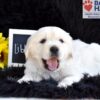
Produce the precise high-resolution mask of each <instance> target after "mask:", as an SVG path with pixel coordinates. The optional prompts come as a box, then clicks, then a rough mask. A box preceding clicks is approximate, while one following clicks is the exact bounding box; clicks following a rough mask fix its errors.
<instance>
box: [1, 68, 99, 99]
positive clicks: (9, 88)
mask: <svg viewBox="0 0 100 100" xmlns="http://www.w3.org/2000/svg"><path fill="white" fill-rule="evenodd" d="M24 69H25V68H24V67H20V68H19V67H18V68H13V67H11V68H7V69H4V70H0V97H37V98H60V99H63V98H74V99H75V98H100V76H99V75H98V76H95V77H87V75H85V76H84V78H83V79H82V80H81V81H80V82H79V83H74V84H73V85H72V86H70V87H68V88H67V89H64V88H58V87H57V82H55V81H54V80H52V79H50V80H43V81H41V82H38V83H35V82H30V83H29V84H28V83H22V84H19V83H17V80H18V79H19V78H21V77H22V76H23V72H24Z"/></svg>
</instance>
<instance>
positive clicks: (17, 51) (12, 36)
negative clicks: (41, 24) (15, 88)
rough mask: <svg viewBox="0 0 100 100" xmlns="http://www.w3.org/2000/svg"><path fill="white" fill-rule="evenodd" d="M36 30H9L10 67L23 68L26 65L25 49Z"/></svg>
mask: <svg viewBox="0 0 100 100" xmlns="http://www.w3.org/2000/svg"><path fill="white" fill-rule="evenodd" d="M35 32H36V31H35V30H21V29H9V55H8V66H9V67H10V66H12V65H13V66H15V67H16V66H23V65H24V63H25V55H24V47H25V44H26V42H27V39H28V38H29V37H30V35H32V34H34V33H35Z"/></svg>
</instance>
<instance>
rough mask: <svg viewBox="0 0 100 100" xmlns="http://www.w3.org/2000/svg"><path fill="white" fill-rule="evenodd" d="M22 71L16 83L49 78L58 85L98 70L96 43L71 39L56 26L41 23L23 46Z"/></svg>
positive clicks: (71, 82)
mask: <svg viewBox="0 0 100 100" xmlns="http://www.w3.org/2000/svg"><path fill="white" fill-rule="evenodd" d="M25 56H26V63H25V67H26V69H25V72H24V76H23V77H22V78H21V79H19V80H18V82H19V83H22V82H23V81H24V82H29V81H35V82H39V81H41V80H43V79H45V80H47V79H49V78H53V79H54V80H56V81H57V82H58V87H65V88H67V86H69V85H72V84H73V83H74V82H79V81H80V79H81V78H82V77H83V74H84V73H87V74H89V75H91V76H94V75H97V74H99V73H100V46H99V45H98V44H96V43H92V44H86V43H84V42H82V41H80V40H73V39H72V38H71V36H70V34H69V33H67V32H65V31H64V30H62V29H60V28H58V27H43V28H41V29H39V30H38V31H37V32H36V33H35V34H33V35H32V36H30V38H29V39H28V41H27V44H26V47H25Z"/></svg>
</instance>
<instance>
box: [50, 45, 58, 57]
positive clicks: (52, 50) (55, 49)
mask: <svg viewBox="0 0 100 100" xmlns="http://www.w3.org/2000/svg"><path fill="white" fill-rule="evenodd" d="M50 53H51V56H56V57H58V54H59V48H58V47H56V46H52V47H51V48H50Z"/></svg>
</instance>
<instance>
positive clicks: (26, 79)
mask: <svg viewBox="0 0 100 100" xmlns="http://www.w3.org/2000/svg"><path fill="white" fill-rule="evenodd" d="M29 81H33V79H32V78H29V77H27V76H24V77H22V78H21V79H19V80H18V81H17V82H18V83H23V82H26V83H29Z"/></svg>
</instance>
